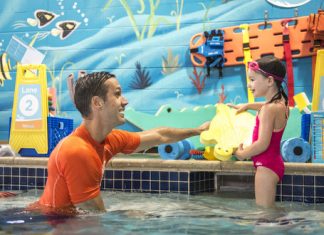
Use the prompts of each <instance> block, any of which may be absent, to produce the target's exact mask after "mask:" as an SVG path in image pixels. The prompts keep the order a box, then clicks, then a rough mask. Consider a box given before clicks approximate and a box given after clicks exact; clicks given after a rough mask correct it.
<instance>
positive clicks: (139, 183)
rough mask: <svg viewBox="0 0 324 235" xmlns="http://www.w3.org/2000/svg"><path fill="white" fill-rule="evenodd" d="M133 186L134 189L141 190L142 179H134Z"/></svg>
mask: <svg viewBox="0 0 324 235" xmlns="http://www.w3.org/2000/svg"><path fill="white" fill-rule="evenodd" d="M132 188H133V190H140V189H141V181H139V180H133V181H132Z"/></svg>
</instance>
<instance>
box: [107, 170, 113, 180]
mask: <svg viewBox="0 0 324 235" xmlns="http://www.w3.org/2000/svg"><path fill="white" fill-rule="evenodd" d="M113 178H114V171H113V170H105V179H113Z"/></svg>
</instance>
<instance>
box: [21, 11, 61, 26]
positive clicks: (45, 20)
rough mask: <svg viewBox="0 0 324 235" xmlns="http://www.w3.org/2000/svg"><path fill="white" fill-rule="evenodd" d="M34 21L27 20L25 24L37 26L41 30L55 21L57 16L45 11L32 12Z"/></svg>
mask: <svg viewBox="0 0 324 235" xmlns="http://www.w3.org/2000/svg"><path fill="white" fill-rule="evenodd" d="M34 16H35V19H32V18H28V19H27V23H28V24H29V25H31V26H38V28H43V27H45V26H46V25H48V24H50V23H51V22H52V21H53V20H55V19H56V18H57V17H58V16H59V15H57V14H55V13H53V12H49V11H45V10H41V9H39V10H36V11H35V12H34Z"/></svg>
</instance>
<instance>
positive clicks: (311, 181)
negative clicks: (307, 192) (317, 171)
mask: <svg viewBox="0 0 324 235" xmlns="http://www.w3.org/2000/svg"><path fill="white" fill-rule="evenodd" d="M314 184H315V177H314V176H312V175H305V176H304V185H314Z"/></svg>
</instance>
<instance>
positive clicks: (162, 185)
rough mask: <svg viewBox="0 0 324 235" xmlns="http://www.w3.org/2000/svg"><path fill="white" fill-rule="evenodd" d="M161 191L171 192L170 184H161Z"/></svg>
mask: <svg viewBox="0 0 324 235" xmlns="http://www.w3.org/2000/svg"><path fill="white" fill-rule="evenodd" d="M160 190H161V191H169V182H164V181H162V182H160Z"/></svg>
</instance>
